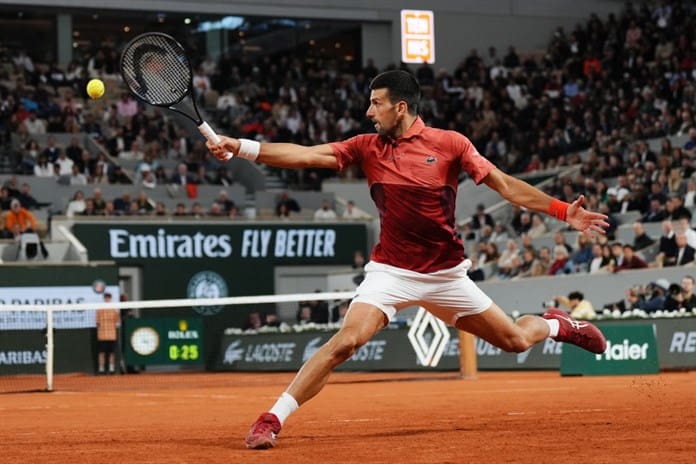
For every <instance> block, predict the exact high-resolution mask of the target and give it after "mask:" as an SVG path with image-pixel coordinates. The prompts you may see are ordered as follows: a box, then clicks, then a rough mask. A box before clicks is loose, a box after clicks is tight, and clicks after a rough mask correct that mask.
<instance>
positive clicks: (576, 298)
mask: <svg viewBox="0 0 696 464" xmlns="http://www.w3.org/2000/svg"><path fill="white" fill-rule="evenodd" d="M554 300H556V301H557V302H558V304H559V305H561V306H565V307H566V308H569V309H570V316H571V317H573V318H575V319H595V318H596V317H597V313H596V312H595V309H594V307H593V306H592V303H591V302H590V301H589V300H586V299H585V295H583V294H582V293H581V292H577V291H575V292H570V293H569V294H568V296H567V297H565V296H561V295H558V296H555V297H554Z"/></svg>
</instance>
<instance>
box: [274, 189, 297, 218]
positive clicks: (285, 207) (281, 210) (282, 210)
mask: <svg viewBox="0 0 696 464" xmlns="http://www.w3.org/2000/svg"><path fill="white" fill-rule="evenodd" d="M300 211H301V208H300V205H299V203H297V201H295V200H294V199H293V198H290V196H289V195H288V192H283V193H281V194H280V199H279V200H278V202H277V203H276V216H278V217H288V216H290V214H291V213H299V212H300Z"/></svg>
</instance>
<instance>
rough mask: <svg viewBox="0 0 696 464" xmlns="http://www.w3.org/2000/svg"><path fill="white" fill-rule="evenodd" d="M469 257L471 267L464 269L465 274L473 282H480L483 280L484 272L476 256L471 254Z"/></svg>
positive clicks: (484, 277)
mask: <svg viewBox="0 0 696 464" xmlns="http://www.w3.org/2000/svg"><path fill="white" fill-rule="evenodd" d="M469 259H470V260H471V267H470V268H469V270H468V271H466V274H467V275H468V276H469V278H470V279H471V280H473V281H474V282H480V281H482V280H485V279H486V274H485V273H484V272H483V269H481V268H480V267H479V264H478V256H476V255H475V254H473V255H471V256H470V257H469Z"/></svg>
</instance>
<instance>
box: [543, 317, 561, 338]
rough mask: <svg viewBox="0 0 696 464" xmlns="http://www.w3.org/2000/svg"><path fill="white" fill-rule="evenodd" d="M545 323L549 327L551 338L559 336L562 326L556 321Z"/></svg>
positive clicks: (547, 320) (551, 320)
mask: <svg viewBox="0 0 696 464" xmlns="http://www.w3.org/2000/svg"><path fill="white" fill-rule="evenodd" d="M544 321H545V322H546V323H547V324H548V325H549V338H553V337H555V336H557V335H558V329H559V328H560V326H561V325H560V324H559V323H558V321H557V320H556V319H544Z"/></svg>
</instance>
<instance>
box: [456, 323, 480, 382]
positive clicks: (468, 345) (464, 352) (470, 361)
mask: <svg viewBox="0 0 696 464" xmlns="http://www.w3.org/2000/svg"><path fill="white" fill-rule="evenodd" d="M457 332H458V333H459V375H460V377H461V378H462V379H475V378H476V374H477V373H478V365H477V361H476V339H475V337H474V336H473V335H472V334H470V333H469V332H465V331H463V330H458V331H457Z"/></svg>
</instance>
